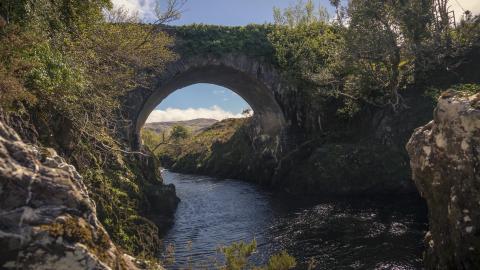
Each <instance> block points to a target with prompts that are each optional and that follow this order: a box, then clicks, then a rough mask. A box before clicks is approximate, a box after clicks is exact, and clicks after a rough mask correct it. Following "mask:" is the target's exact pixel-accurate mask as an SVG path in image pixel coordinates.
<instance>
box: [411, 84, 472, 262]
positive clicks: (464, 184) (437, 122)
mask: <svg viewBox="0 0 480 270" xmlns="http://www.w3.org/2000/svg"><path fill="white" fill-rule="evenodd" d="M407 149H408V153H409V155H410V158H411V162H410V165H411V168H412V172H413V179H414V181H415V185H416V186H417V188H418V190H419V191H420V193H421V195H422V196H423V197H424V198H425V200H426V201H427V204H428V208H429V211H428V212H429V227H430V228H429V229H430V231H429V232H428V233H427V235H426V237H425V246H426V247H427V250H426V252H425V258H424V262H425V266H426V267H427V268H428V269H480V229H479V228H480V207H479V204H480V152H479V149H480V93H477V94H475V95H471V96H468V95H466V94H462V93H455V92H453V91H449V92H445V93H443V94H442V95H441V96H440V98H439V100H438V105H437V108H436V109H435V112H434V120H433V121H431V122H430V123H428V124H427V125H425V126H423V127H420V128H418V129H416V130H415V133H414V134H413V135H412V137H411V139H410V141H409V142H408V144H407Z"/></svg>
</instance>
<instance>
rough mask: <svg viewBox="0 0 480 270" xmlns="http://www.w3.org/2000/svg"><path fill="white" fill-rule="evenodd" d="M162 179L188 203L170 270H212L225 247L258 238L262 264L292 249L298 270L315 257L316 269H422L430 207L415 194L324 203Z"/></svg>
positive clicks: (233, 184) (174, 234)
mask: <svg viewBox="0 0 480 270" xmlns="http://www.w3.org/2000/svg"><path fill="white" fill-rule="evenodd" d="M163 177H164V180H165V182H166V183H167V184H174V185H175V186H176V189H177V196H178V197H179V198H180V199H181V202H180V204H179V205H178V209H177V212H176V214H175V223H174V224H173V226H172V227H171V229H170V230H169V231H168V232H167V234H166V235H165V237H164V246H165V247H167V246H170V247H175V253H174V257H175V262H174V263H173V264H172V265H170V266H169V267H168V269H183V268H184V267H186V266H187V265H191V266H193V267H192V268H193V269H200V268H204V267H205V265H206V268H208V269H212V263H213V261H215V259H218V253H217V248H218V247H219V246H220V245H226V244H231V243H232V242H235V241H240V240H243V241H251V240H252V239H254V238H255V239H256V241H257V244H258V252H257V253H256V254H255V255H254V256H253V257H252V259H253V260H254V261H255V262H259V263H260V262H262V263H263V262H266V261H267V258H268V257H269V256H270V255H272V254H274V253H277V252H279V251H281V250H286V251H288V253H289V254H290V255H292V256H294V257H295V258H296V259H297V262H298V263H299V267H298V269H305V268H306V266H305V265H306V263H307V262H308V261H311V260H314V261H315V262H316V263H315V264H316V267H315V268H314V269H420V268H421V264H422V260H421V256H422V251H423V242H422V239H423V236H424V234H425V231H426V230H427V210H426V206H425V205H424V203H423V202H422V201H421V200H420V199H419V198H417V197H415V196H408V197H401V198H376V199H372V198H348V199H345V198H344V199H334V200H333V199H323V200H322V199H319V198H306V197H296V196H291V195H286V194H276V193H272V192H269V191H267V190H264V189H263V188H261V187H259V186H257V185H254V184H251V183H248V182H244V181H238V180H228V179H226V180H223V179H215V178H211V177H205V176H197V175H186V174H179V173H173V172H169V171H164V172H163ZM165 247H164V248H165ZM170 250H171V249H170ZM165 253H166V254H167V253H169V254H171V252H165ZM202 266H203V267H202Z"/></svg>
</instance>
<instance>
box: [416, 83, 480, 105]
mask: <svg viewBox="0 0 480 270" xmlns="http://www.w3.org/2000/svg"><path fill="white" fill-rule="evenodd" d="M447 90H448V91H450V92H453V93H455V94H460V95H465V96H471V95H474V94H477V93H480V84H469V83H467V84H455V85H452V86H450V87H449V88H448V89H439V88H435V87H430V88H428V89H427V91H426V92H425V95H426V96H427V97H430V98H431V99H432V102H434V103H436V102H437V100H438V98H439V97H440V96H441V95H442V93H443V92H445V91H447Z"/></svg>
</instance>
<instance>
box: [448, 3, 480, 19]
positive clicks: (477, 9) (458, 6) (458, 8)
mask: <svg viewBox="0 0 480 270" xmlns="http://www.w3.org/2000/svg"><path fill="white" fill-rule="evenodd" d="M450 5H451V9H452V10H453V11H455V17H456V18H457V22H458V21H459V20H460V18H461V17H462V15H463V10H470V11H471V12H472V13H473V14H474V15H476V14H480V1H479V0H450ZM462 8H463V9H462Z"/></svg>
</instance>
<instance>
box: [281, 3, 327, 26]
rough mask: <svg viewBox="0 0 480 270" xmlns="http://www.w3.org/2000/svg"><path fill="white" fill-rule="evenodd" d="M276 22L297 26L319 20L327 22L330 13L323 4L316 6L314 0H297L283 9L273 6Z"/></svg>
mask: <svg viewBox="0 0 480 270" xmlns="http://www.w3.org/2000/svg"><path fill="white" fill-rule="evenodd" d="M273 18H274V20H275V24H278V25H287V26H289V27H296V26H299V25H308V24H312V23H317V22H323V23H327V22H328V20H329V18H330V15H329V14H328V11H327V9H326V8H325V7H323V6H321V5H320V6H318V7H315V4H314V2H313V0H307V1H306V2H305V1H303V0H297V2H296V3H295V4H294V5H290V6H289V7H287V8H286V9H284V10H283V11H282V10H281V9H279V8H277V7H274V8H273Z"/></svg>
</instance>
